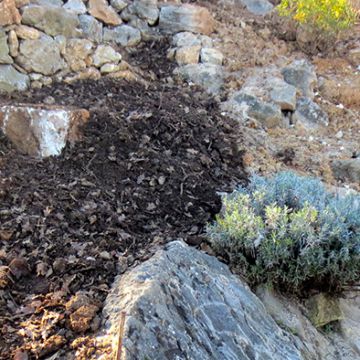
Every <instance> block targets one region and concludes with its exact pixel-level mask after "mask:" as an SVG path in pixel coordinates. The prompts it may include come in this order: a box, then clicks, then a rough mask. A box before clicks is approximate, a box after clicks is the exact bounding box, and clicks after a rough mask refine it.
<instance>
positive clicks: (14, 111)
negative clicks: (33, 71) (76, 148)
mask: <svg viewBox="0 0 360 360" xmlns="http://www.w3.org/2000/svg"><path fill="white" fill-rule="evenodd" d="M89 116H90V114H89V112H88V111H87V110H84V109H69V108H65V107H56V106H48V107H46V106H43V105H40V106H39V105H0V129H1V130H2V131H3V133H4V134H5V135H6V136H7V137H8V138H9V139H10V140H11V141H12V142H13V144H14V145H15V146H16V147H17V149H18V150H19V151H20V152H22V153H24V154H27V155H31V156H39V157H48V156H56V155H60V153H61V151H62V149H63V148H64V147H65V145H66V143H67V142H68V141H69V142H71V143H73V142H75V141H77V140H79V139H80V137H81V126H82V125H84V123H86V122H87V121H88V119H89Z"/></svg>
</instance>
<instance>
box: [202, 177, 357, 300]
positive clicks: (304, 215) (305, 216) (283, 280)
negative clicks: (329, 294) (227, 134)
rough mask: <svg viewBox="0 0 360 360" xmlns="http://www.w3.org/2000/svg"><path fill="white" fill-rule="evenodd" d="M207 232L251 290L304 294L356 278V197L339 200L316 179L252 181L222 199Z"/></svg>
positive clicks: (337, 287) (335, 288)
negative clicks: (263, 288) (261, 288)
mask: <svg viewBox="0 0 360 360" xmlns="http://www.w3.org/2000/svg"><path fill="white" fill-rule="evenodd" d="M207 234H208V237H209V239H210V241H211V243H212V246H213V248H214V250H215V251H216V252H217V253H218V254H220V255H222V256H224V257H227V258H228V259H229V261H230V264H231V266H232V267H233V269H234V270H235V271H236V272H239V273H241V274H243V275H244V276H245V277H246V278H247V279H248V281H249V282H250V283H251V284H253V285H256V284H259V283H270V284H272V285H274V286H276V287H278V288H280V289H281V290H285V291H291V292H295V293H304V292H306V291H307V290H308V289H314V288H316V289H319V290H322V291H340V290H342V289H343V288H344V286H347V285H351V284H353V283H355V282H358V281H360V196H359V195H347V196H345V197H339V196H337V195H335V194H332V193H330V192H328V191H327V190H326V189H325V187H324V186H323V185H322V183H321V182H320V181H319V180H316V179H311V178H306V177H300V176H297V175H296V174H294V173H280V174H278V175H276V176H274V177H272V178H264V177H260V176H253V177H252V178H251V181H250V184H249V185H248V187H247V188H244V187H240V188H238V189H237V190H236V191H234V192H233V193H232V194H228V195H225V196H223V209H222V211H221V213H220V214H219V215H218V216H217V218H216V221H215V222H214V223H213V224H211V225H209V226H208V228H207Z"/></svg>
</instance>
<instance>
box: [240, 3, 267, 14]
mask: <svg viewBox="0 0 360 360" xmlns="http://www.w3.org/2000/svg"><path fill="white" fill-rule="evenodd" d="M237 1H238V2H240V3H241V4H242V5H244V6H246V8H247V10H249V11H250V12H251V13H253V14H255V15H266V14H267V13H269V12H270V11H271V10H272V9H273V8H274V5H273V4H271V2H269V1H267V0H237Z"/></svg>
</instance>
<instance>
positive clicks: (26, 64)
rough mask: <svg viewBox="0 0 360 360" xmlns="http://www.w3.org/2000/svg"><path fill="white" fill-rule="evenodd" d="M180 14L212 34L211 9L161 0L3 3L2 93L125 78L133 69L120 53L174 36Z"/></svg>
mask: <svg viewBox="0 0 360 360" xmlns="http://www.w3.org/2000/svg"><path fill="white" fill-rule="evenodd" d="M178 13H180V14H181V16H182V20H181V22H183V23H187V28H190V29H191V28H192V27H193V28H194V30H196V27H207V28H208V30H210V31H212V26H213V25H212V19H210V20H211V21H210V22H208V18H211V16H210V14H209V13H208V11H207V10H206V9H204V8H200V7H197V6H189V5H181V4H179V5H175V6H174V5H172V6H169V5H166V4H165V5H164V6H163V7H159V6H158V1H157V0H133V1H130V0H129V1H124V0H111V1H110V3H109V2H108V1H107V0H84V1H83V0H68V1H67V2H66V3H64V2H63V1H62V0H0V91H5V92H11V91H14V90H20V91H21V90H26V89H27V88H28V87H29V86H31V87H36V88H37V87H42V86H44V85H50V84H51V83H52V81H54V80H57V81H63V80H64V81H67V82H71V81H74V80H78V79H85V78H92V79H98V78H100V77H101V76H102V75H108V76H109V75H113V76H116V77H119V72H120V73H121V72H122V71H123V72H124V71H125V70H126V69H127V68H128V66H127V64H126V62H125V61H123V60H122V56H121V54H120V53H119V48H120V47H123V48H124V47H132V46H136V45H138V44H139V43H140V42H141V41H142V40H149V39H153V38H154V37H158V36H160V33H161V32H163V33H171V32H174V26H175V27H176V26H178V24H177V22H176V21H177V20H176V19H175V18H174V16H176V15H177V14H178ZM159 18H160V21H159ZM197 23H198V25H197ZM158 25H159V26H158ZM175 30H176V29H175ZM177 31H179V30H177ZM120 75H121V74H120Z"/></svg>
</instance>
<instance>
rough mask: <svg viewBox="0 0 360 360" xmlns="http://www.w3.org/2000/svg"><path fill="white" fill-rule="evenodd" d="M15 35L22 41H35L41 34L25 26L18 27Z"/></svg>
mask: <svg viewBox="0 0 360 360" xmlns="http://www.w3.org/2000/svg"><path fill="white" fill-rule="evenodd" d="M15 32H16V35H17V36H18V37H19V38H20V39H23V40H36V39H38V38H39V37H40V35H41V33H40V31H39V30H36V29H34V28H33V27H30V26H26V25H18V26H17V27H16V28H15Z"/></svg>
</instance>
